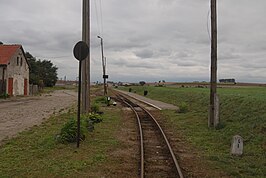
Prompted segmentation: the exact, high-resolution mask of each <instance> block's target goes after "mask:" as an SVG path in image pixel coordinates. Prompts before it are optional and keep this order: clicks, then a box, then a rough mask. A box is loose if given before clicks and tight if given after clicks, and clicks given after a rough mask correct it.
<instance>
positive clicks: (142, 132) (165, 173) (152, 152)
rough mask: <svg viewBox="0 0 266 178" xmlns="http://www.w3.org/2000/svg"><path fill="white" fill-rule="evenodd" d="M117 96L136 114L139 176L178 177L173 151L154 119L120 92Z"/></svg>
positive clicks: (181, 176) (181, 175)
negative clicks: (138, 137)
mask: <svg viewBox="0 0 266 178" xmlns="http://www.w3.org/2000/svg"><path fill="white" fill-rule="evenodd" d="M116 95H117V98H118V99H119V100H120V101H122V102H123V103H124V104H126V105H127V106H128V107H130V108H131V109H132V110H133V112H134V113H135V115H136V118H137V122H138V127H139V136H140V155H141V160H140V177H141V178H144V177H152V178H153V177H180V178H183V174H182V171H181V169H180V167H179V165H178V162H177V160H176V157H175V155H174V152H173V151H172V148H171V146H170V144H169V142H168V140H167V138H166V135H165V134H164V132H163V130H162V128H161V127H160V125H159V123H158V122H157V121H156V119H155V118H154V117H153V116H152V115H151V114H150V112H148V111H147V110H146V109H145V108H144V107H142V106H140V105H138V104H136V103H133V102H132V101H131V100H129V99H127V98H126V97H125V96H123V95H121V94H116Z"/></svg>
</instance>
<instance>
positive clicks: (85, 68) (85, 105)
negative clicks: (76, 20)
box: [81, 0, 90, 113]
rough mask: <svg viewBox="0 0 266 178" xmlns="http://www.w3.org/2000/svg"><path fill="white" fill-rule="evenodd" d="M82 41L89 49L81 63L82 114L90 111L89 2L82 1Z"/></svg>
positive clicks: (87, 0) (86, 0) (88, 0)
mask: <svg viewBox="0 0 266 178" xmlns="http://www.w3.org/2000/svg"><path fill="white" fill-rule="evenodd" d="M82 41H84V42H85V43H86V44H87V45H88V47H89V54H88V57H87V58H86V59H85V60H83V61H82V63H81V65H82V77H81V80H82V89H81V91H82V94H81V95H82V109H81V112H82V113H88V112H89V111H90V0H83V12H82Z"/></svg>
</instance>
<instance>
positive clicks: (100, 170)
mask: <svg viewBox="0 0 266 178" xmlns="http://www.w3.org/2000/svg"><path fill="white" fill-rule="evenodd" d="M129 88H132V92H136V93H139V94H141V95H143V92H144V90H148V95H147V97H150V98H153V99H156V100H161V101H164V102H167V103H172V104H174V105H177V106H180V105H181V103H183V104H184V103H185V104H186V105H187V106H188V110H187V111H186V112H185V113H177V112H176V111H171V110H163V111H162V114H163V116H164V117H165V119H164V120H166V123H165V124H164V126H167V127H168V128H169V129H170V130H172V131H173V134H174V135H176V136H178V137H179V136H181V137H182V138H180V139H184V140H185V143H186V144H188V146H189V148H193V151H195V150H196V151H197V152H198V154H199V155H200V157H201V158H202V159H204V164H205V163H206V166H209V167H210V168H209V170H214V171H217V172H226V173H227V174H228V175H229V176H230V177H258V178H261V177H266V137H265V135H266V112H265V108H266V102H265V101H266V88H265V87H254V86H249V87H243V86H241V87H235V88H231V87H226V88H219V89H218V94H219V96H220V105H221V108H220V110H221V113H220V116H221V123H220V125H219V127H218V128H217V129H209V128H208V126H207V121H208V112H207V111H208V105H209V104H208V103H209V89H208V88H195V86H188V87H187V88H186V86H184V87H182V85H181V86H174V85H172V86H171V87H170V86H167V87H155V86H143V87H141V86H134V87H133V86H132V87H119V89H122V90H126V91H128V90H129ZM100 89H101V88H94V89H93V91H92V94H93V101H94V102H96V103H97V104H98V105H99V106H100V110H101V111H103V112H104V114H103V122H101V123H98V124H96V125H95V130H94V132H92V133H87V134H86V140H85V141H83V142H82V143H81V147H80V149H77V148H76V145H75V143H73V144H61V143H57V141H56V139H55V137H56V135H57V134H58V133H59V132H60V129H61V128H62V126H63V124H64V123H66V122H67V121H68V120H69V118H71V117H75V116H76V111H75V109H74V108H75V107H73V108H72V109H69V110H68V111H67V112H66V113H62V111H59V113H55V114H53V115H52V116H51V117H50V118H49V119H48V120H47V121H46V122H44V123H43V124H41V125H40V126H35V127H32V128H30V129H28V130H26V131H24V132H22V133H20V134H19V135H18V136H17V137H16V138H14V139H11V140H9V141H6V142H5V144H4V145H2V146H1V147H0V160H1V161H0V177H86V176H88V175H89V176H91V177H102V176H107V177H118V175H120V176H121V175H123V177H136V176H132V174H134V173H136V172H137V171H132V170H137V169H138V167H137V162H138V159H137V158H138V156H137V155H134V153H135V150H137V146H136V145H134V144H135V141H136V138H135V137H136V136H135V135H134V134H136V133H135V132H133V131H132V130H131V131H129V129H128V125H129V124H131V129H132V128H134V121H132V120H131V121H130V119H129V118H127V117H130V116H128V114H127V116H125V113H124V114H123V112H124V111H123V110H122V109H121V108H120V107H119V106H117V107H106V104H103V103H102V99H103V98H101V97H98V96H97V97H96V95H97V94H102V92H100ZM128 122H132V123H128ZM133 133H134V134H133ZM236 134H238V135H241V136H242V137H243V138H244V154H243V155H242V156H241V157H237V156H231V155H230V144H231V139H232V137H233V136H234V135H236ZM130 143H131V145H128V144H130ZM120 153H122V155H120ZM135 154H136V153H135Z"/></svg>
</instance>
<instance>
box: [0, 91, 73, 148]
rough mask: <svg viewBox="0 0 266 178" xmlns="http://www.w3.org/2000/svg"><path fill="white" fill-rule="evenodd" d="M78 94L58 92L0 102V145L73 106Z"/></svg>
mask: <svg viewBox="0 0 266 178" xmlns="http://www.w3.org/2000/svg"><path fill="white" fill-rule="evenodd" d="M76 100H77V93H76V92H74V91H70V90H57V91H54V92H52V93H49V94H44V95H42V96H33V97H23V98H12V99H10V100H5V101H3V100H1V101H0V144H1V142H2V141H3V140H4V139H5V140H6V139H10V138H12V137H14V136H16V135H17V134H18V133H19V132H21V131H23V130H25V129H27V128H29V127H32V126H34V125H40V124H41V123H42V122H43V121H45V119H47V118H49V117H50V116H51V115H52V114H53V113H57V112H59V111H62V110H64V109H67V108H69V107H70V106H72V105H73V104H74V103H75V102H76Z"/></svg>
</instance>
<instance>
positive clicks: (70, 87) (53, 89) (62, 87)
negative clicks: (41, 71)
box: [41, 85, 77, 93]
mask: <svg viewBox="0 0 266 178" xmlns="http://www.w3.org/2000/svg"><path fill="white" fill-rule="evenodd" d="M56 90H75V91H76V90H77V87H76V86H73V85H65V86H53V87H44V89H43V90H42V91H41V92H42V93H50V92H53V91H56Z"/></svg>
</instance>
